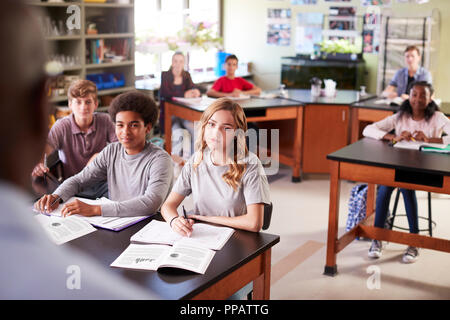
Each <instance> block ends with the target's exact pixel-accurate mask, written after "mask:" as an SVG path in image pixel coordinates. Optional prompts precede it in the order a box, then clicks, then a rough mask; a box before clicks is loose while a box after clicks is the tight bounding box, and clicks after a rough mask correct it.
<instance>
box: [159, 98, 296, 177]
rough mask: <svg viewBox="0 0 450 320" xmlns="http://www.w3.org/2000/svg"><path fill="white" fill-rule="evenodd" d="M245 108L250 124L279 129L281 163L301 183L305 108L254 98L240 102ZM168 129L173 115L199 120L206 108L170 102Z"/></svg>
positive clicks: (168, 139)
mask: <svg viewBox="0 0 450 320" xmlns="http://www.w3.org/2000/svg"><path fill="white" fill-rule="evenodd" d="M237 102H238V103H239V104H240V105H241V107H242V108H243V109H244V112H245V115H246V117H247V121H248V122H258V125H259V126H260V127H261V128H265V129H279V130H280V145H279V161H280V163H283V164H286V165H288V166H290V167H292V181H294V182H298V181H300V177H301V172H300V163H301V152H300V151H301V149H302V146H301V143H302V138H301V133H302V130H303V129H302V126H303V105H302V104H301V103H299V102H297V101H292V100H287V99H278V98H276V99H261V98H251V99H245V100H237ZM164 105H165V119H164V121H165V122H164V123H165V124H164V125H165V128H172V116H177V117H179V118H181V119H185V120H190V121H199V120H200V117H201V115H202V113H203V108H201V107H196V106H189V105H186V104H183V103H180V102H178V101H166V102H165V103H164ZM165 148H166V151H167V152H169V153H171V150H172V132H171V130H166V135H165Z"/></svg>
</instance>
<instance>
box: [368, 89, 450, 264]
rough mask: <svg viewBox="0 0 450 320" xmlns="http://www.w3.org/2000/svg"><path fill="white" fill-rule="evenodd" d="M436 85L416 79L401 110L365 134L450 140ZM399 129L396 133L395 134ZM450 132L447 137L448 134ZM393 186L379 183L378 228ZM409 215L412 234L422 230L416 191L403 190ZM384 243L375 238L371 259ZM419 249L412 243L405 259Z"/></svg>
mask: <svg viewBox="0 0 450 320" xmlns="http://www.w3.org/2000/svg"><path fill="white" fill-rule="evenodd" d="M432 94H433V88H432V86H431V84H429V83H427V82H423V81H421V82H415V83H413V85H412V89H411V91H410V96H409V100H406V101H404V102H403V104H402V105H401V106H400V110H399V112H398V113H396V114H394V115H392V116H389V117H387V118H385V119H383V120H381V121H378V122H376V123H373V124H371V125H369V126H367V127H366V128H365V129H364V131H363V135H364V136H365V137H371V138H374V139H378V140H389V141H392V142H393V143H395V142H398V141H402V140H416V141H423V142H430V143H444V144H449V143H450V120H449V119H448V118H447V117H446V116H445V115H444V114H443V113H442V112H440V111H439V108H438V106H437V105H436V103H435V102H434V101H433V100H432V99H431V96H432ZM392 130H395V131H394V133H391V131H392ZM444 134H446V136H444ZM393 190H394V188H393V187H387V186H379V188H378V194H377V200H376V210H375V227H378V228H384V225H385V222H386V219H387V215H388V209H389V202H390V198H391V194H392V191H393ZM400 191H401V192H402V194H403V200H404V203H405V209H406V215H407V217H408V223H409V230H410V232H411V233H419V226H418V213H417V211H418V210H417V199H416V193H415V191H414V190H408V189H402V188H400ZM381 250H382V242H381V241H379V240H373V241H372V245H371V247H370V249H369V253H368V255H369V257H370V258H375V259H376V258H379V257H380V256H381ZM418 254H419V251H418V249H417V248H415V247H412V246H409V247H408V248H407V250H406V251H405V253H404V255H403V258H402V261H403V262H404V263H412V262H415V261H416V259H417V256H418Z"/></svg>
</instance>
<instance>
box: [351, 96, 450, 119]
mask: <svg viewBox="0 0 450 320" xmlns="http://www.w3.org/2000/svg"><path fill="white" fill-rule="evenodd" d="M380 99H383V98H381V97H374V98H373V97H372V98H370V99H368V100H364V101H359V102H355V103H353V104H352V107H355V108H366V109H376V110H386V111H392V112H394V113H395V112H397V111H398V109H399V106H391V105H389V104H385V103H383V104H377V103H375V101H377V100H380ZM439 109H440V110H441V111H442V112H443V113H444V114H445V115H446V116H448V117H450V102H441V104H440V106H439Z"/></svg>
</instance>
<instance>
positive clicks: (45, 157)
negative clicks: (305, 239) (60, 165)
mask: <svg viewBox="0 0 450 320" xmlns="http://www.w3.org/2000/svg"><path fill="white" fill-rule="evenodd" d="M44 167H45V168H47V154H46V153H44ZM44 182H47V173H45V171H44Z"/></svg>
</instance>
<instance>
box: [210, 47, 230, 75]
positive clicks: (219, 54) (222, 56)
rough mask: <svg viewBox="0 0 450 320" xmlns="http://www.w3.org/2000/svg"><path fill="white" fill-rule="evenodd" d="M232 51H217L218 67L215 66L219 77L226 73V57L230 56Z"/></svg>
mask: <svg viewBox="0 0 450 320" xmlns="http://www.w3.org/2000/svg"><path fill="white" fill-rule="evenodd" d="M230 55H231V53H226V52H223V51H218V52H217V53H216V67H215V68H214V73H215V75H216V76H217V77H221V76H224V75H225V74H226V72H225V68H224V65H225V59H226V58H227V57H228V56H230Z"/></svg>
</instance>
